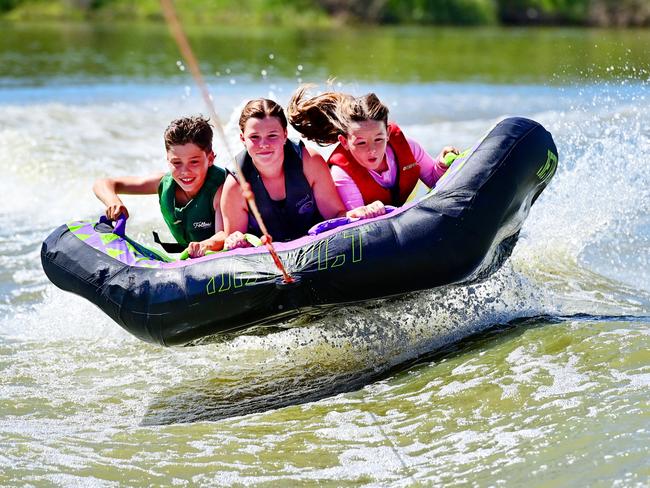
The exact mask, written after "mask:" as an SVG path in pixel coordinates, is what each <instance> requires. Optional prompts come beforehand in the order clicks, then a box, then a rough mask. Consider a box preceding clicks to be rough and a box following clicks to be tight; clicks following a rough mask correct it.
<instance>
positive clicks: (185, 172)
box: [167, 143, 214, 198]
mask: <svg viewBox="0 0 650 488" xmlns="http://www.w3.org/2000/svg"><path fill="white" fill-rule="evenodd" d="M167 162H168V163H169V170H170V172H171V175H172V178H174V181H175V182H176V184H177V185H178V186H180V187H181V188H182V189H183V191H184V192H185V193H187V195H188V196H189V197H190V198H194V197H195V196H196V194H197V193H198V192H199V190H200V189H201V187H202V186H203V183H204V182H205V176H206V175H207V174H208V168H209V167H210V166H212V163H213V162H214V153H213V152H212V151H210V152H209V153H206V152H205V151H204V150H203V149H201V148H200V147H199V146H197V145H196V144H193V143H188V144H183V145H176V146H171V147H170V148H169V149H168V150H167Z"/></svg>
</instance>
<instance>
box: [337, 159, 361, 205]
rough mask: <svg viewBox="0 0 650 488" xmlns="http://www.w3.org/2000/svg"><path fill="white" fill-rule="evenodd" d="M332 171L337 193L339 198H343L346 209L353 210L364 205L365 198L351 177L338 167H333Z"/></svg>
mask: <svg viewBox="0 0 650 488" xmlns="http://www.w3.org/2000/svg"><path fill="white" fill-rule="evenodd" d="M330 171H331V175H332V178H333V179H334V185H335V186H336V191H337V192H338V194H339V197H341V200H342V201H343V205H344V206H345V208H346V209H348V210H352V209H354V208H358V207H361V206H362V205H363V196H362V195H361V191H360V190H359V187H357V184H356V183H355V182H354V180H353V179H352V178H351V177H350V175H348V174H347V173H346V172H345V170H344V169H341V168H339V167H338V166H332V168H331V170H330Z"/></svg>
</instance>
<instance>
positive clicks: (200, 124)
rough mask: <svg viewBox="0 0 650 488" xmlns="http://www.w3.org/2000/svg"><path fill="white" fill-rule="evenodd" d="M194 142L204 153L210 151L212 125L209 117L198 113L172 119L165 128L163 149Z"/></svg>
mask: <svg viewBox="0 0 650 488" xmlns="http://www.w3.org/2000/svg"><path fill="white" fill-rule="evenodd" d="M190 143H193V144H196V145H197V146H198V147H199V148H201V149H202V150H203V151H205V152H206V153H210V152H212V127H210V121H209V119H206V118H204V117H202V116H200V115H196V116H194V117H181V118H180V119H176V120H172V121H171V123H170V124H169V126H168V127H167V128H166V129H165V149H166V150H168V151H169V148H170V147H171V146H182V145H184V144H190Z"/></svg>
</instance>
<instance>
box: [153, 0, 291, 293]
mask: <svg viewBox="0 0 650 488" xmlns="http://www.w3.org/2000/svg"><path fill="white" fill-rule="evenodd" d="M160 4H161V6H162V9H163V13H164V15H165V20H166V22H167V25H168V26H169V30H170V31H171V34H172V37H173V38H174V41H176V45H177V46H178V49H179V50H180V51H181V55H182V56H183V58H184V59H185V62H186V63H187V65H188V66H189V68H190V73H192V77H193V78H194V81H195V82H196V84H197V85H198V87H199V89H200V90H201V95H202V96H203V100H204V101H205V104H206V105H207V107H208V110H209V112H210V117H211V118H212V120H214V125H215V128H216V129H217V133H218V134H219V137H220V138H221V140H222V141H223V144H224V147H225V148H226V152H227V154H228V157H229V158H230V159H231V160H233V161H234V159H235V158H234V156H233V153H232V151H231V150H230V145H229V144H228V139H227V138H226V134H225V132H224V130H223V124H222V123H221V120H220V119H219V116H218V115H217V111H216V109H215V108H214V103H213V101H212V97H211V96H210V92H209V91H208V86H207V85H206V83H205V80H204V79H203V75H202V74H201V70H200V68H199V63H198V61H197V60H196V57H195V56H194V52H193V51H192V48H191V47H190V43H189V41H188V40H187V36H186V35H185V32H184V31H183V26H182V25H181V23H180V20H179V19H178V15H177V14H176V9H175V8H174V3H173V1H172V0H160ZM235 169H236V171H237V178H238V179H239V182H240V185H241V187H242V189H243V194H244V198H245V199H246V202H247V203H248V206H249V207H250V209H251V211H252V212H253V215H254V216H255V219H256V220H257V223H258V224H259V226H260V230H261V231H262V234H263V238H262V242H263V243H264V245H265V246H266V248H267V249H268V251H269V253H271V256H272V257H273V262H274V263H275V265H276V266H277V267H278V269H279V270H280V272H281V273H282V277H283V279H284V282H285V283H293V282H294V281H295V280H294V279H293V278H292V277H291V276H290V275H289V273H287V270H286V269H285V267H284V265H283V264H282V261H281V260H280V257H279V256H278V253H277V252H276V251H275V248H274V247H273V239H272V238H271V235H270V234H269V231H268V230H267V228H266V225H265V224H264V221H263V220H262V215H261V214H260V211H259V209H258V208H257V204H256V203H255V197H254V195H253V192H252V191H251V190H250V185H249V184H248V182H247V181H246V178H245V177H244V174H243V172H242V170H241V168H240V167H239V165H238V164H236V162H235Z"/></svg>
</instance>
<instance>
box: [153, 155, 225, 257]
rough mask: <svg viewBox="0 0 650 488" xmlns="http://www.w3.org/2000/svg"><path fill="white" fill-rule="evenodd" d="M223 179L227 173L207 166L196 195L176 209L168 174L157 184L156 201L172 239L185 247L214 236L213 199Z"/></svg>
mask: <svg viewBox="0 0 650 488" xmlns="http://www.w3.org/2000/svg"><path fill="white" fill-rule="evenodd" d="M225 179H226V171H225V170H224V169H223V168H219V167H217V166H210V167H209V168H208V173H207V174H206V176H205V182H203V186H202V187H201V189H200V190H199V193H197V195H196V196H195V197H194V198H193V199H192V200H190V201H189V202H187V204H186V205H185V206H184V207H183V208H178V207H176V182H175V181H174V179H173V178H172V175H171V174H170V173H167V174H166V175H165V176H163V177H162V179H161V180H160V185H158V200H159V202H160V211H161V212H162V215H163V219H165V223H166V224H167V227H169V230H170V231H171V233H172V235H173V236H174V239H176V241H177V242H178V243H179V244H181V245H183V246H187V245H188V244H189V243H190V242H195V241H202V240H204V239H208V238H210V237H212V236H213V235H214V205H213V202H214V196H215V194H216V193H217V190H218V189H219V187H220V186H221V185H223V182H224V181H225Z"/></svg>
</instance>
